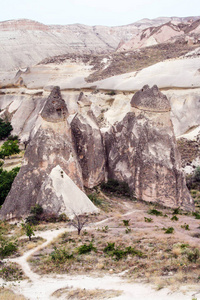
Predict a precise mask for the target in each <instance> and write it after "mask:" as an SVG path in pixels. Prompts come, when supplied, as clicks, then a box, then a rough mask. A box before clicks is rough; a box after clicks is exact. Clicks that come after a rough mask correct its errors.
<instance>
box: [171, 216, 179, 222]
mask: <svg viewBox="0 0 200 300" xmlns="http://www.w3.org/2000/svg"><path fill="white" fill-rule="evenodd" d="M178 220H179V219H178V217H177V216H176V215H174V216H173V217H172V218H171V221H178Z"/></svg>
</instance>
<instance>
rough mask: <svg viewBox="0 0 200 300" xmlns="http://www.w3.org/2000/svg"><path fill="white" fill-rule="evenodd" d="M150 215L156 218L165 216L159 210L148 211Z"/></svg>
mask: <svg viewBox="0 0 200 300" xmlns="http://www.w3.org/2000/svg"><path fill="white" fill-rule="evenodd" d="M148 214H149V215H154V216H163V213H162V212H161V211H159V210H157V209H150V210H149V211H148Z"/></svg>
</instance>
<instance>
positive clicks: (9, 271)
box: [0, 262, 24, 299]
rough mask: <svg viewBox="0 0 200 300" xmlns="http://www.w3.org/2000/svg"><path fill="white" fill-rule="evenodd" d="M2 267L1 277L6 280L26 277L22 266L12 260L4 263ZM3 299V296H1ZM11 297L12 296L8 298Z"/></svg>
mask: <svg viewBox="0 0 200 300" xmlns="http://www.w3.org/2000/svg"><path fill="white" fill-rule="evenodd" d="M2 264H3V265H2V268H1V270H0V278H2V279H4V280H6V281H15V280H22V279H24V274H23V271H22V270H21V268H20V267H19V266H18V265H17V264H15V263H12V262H6V263H2ZM0 299H1V296H0ZM7 299H10V298H7Z"/></svg>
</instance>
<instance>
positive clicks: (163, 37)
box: [118, 19, 200, 51]
mask: <svg viewBox="0 0 200 300" xmlns="http://www.w3.org/2000/svg"><path fill="white" fill-rule="evenodd" d="M181 39H182V41H184V42H185V43H188V44H198V43H200V19H198V20H196V21H194V20H188V21H187V22H184V23H180V22H178V21H171V22H168V23H165V24H162V25H160V26H153V27H149V28H146V29H144V30H142V31H140V32H139V33H138V34H137V35H136V36H134V37H133V38H131V39H130V40H129V41H127V42H124V43H121V44H120V46H119V48H118V51H124V50H126V51H127V50H129V51H130V50H133V49H139V48H143V47H148V46H153V45H158V44H161V43H164V42H167V41H168V42H171V43H173V42H175V41H177V40H181Z"/></svg>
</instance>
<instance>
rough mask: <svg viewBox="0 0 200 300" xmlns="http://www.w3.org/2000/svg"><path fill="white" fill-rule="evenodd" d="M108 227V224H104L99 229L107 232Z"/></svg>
mask: <svg viewBox="0 0 200 300" xmlns="http://www.w3.org/2000/svg"><path fill="white" fill-rule="evenodd" d="M108 229H109V228H108V225H106V226H104V227H102V228H101V230H102V231H103V232H108Z"/></svg>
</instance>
